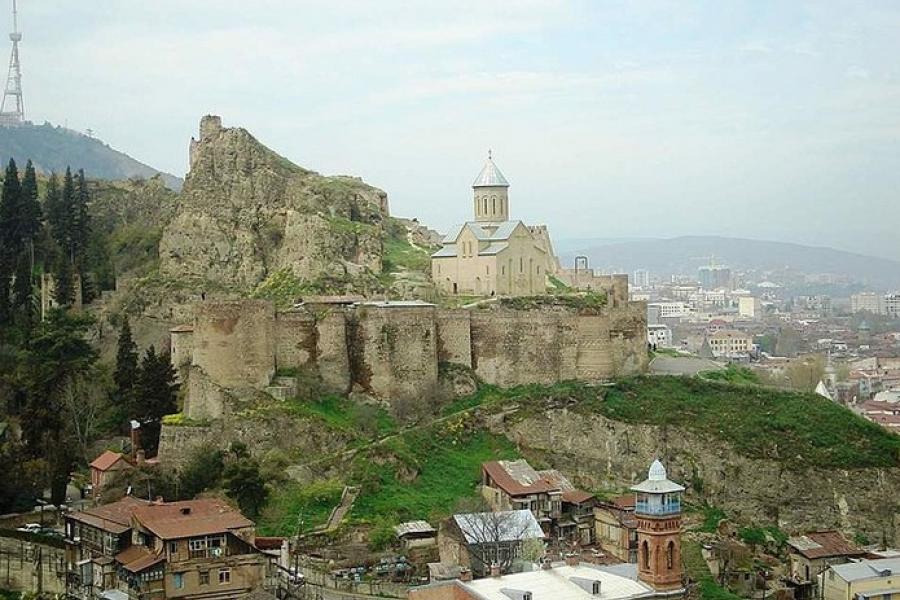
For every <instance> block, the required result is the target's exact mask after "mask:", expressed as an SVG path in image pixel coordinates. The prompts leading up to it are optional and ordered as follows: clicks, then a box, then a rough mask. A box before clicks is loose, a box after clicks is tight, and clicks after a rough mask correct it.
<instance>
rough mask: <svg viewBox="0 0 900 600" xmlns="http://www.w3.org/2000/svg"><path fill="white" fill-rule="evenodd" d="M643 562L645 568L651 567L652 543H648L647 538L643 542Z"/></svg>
mask: <svg viewBox="0 0 900 600" xmlns="http://www.w3.org/2000/svg"><path fill="white" fill-rule="evenodd" d="M641 564H642V565H644V568H645V569H649V568H650V544H648V543H647V540H644V543H643V544H641Z"/></svg>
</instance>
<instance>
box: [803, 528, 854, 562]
mask: <svg viewBox="0 0 900 600" xmlns="http://www.w3.org/2000/svg"><path fill="white" fill-rule="evenodd" d="M788 544H789V545H790V546H791V547H792V548H794V550H796V551H797V552H798V553H800V554H802V555H803V556H805V557H806V558H809V559H816V558H826V557H830V556H863V555H864V554H865V551H863V550H861V549H860V548H858V547H856V546H855V545H854V544H851V543H850V542H848V541H847V540H846V539H844V536H843V535H841V534H840V532H837V531H813V532H811V533H807V534H806V535H802V536H799V537H792V538H790V539H789V540H788Z"/></svg>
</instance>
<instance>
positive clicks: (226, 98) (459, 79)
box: [2, 0, 900, 258]
mask: <svg viewBox="0 0 900 600" xmlns="http://www.w3.org/2000/svg"><path fill="white" fill-rule="evenodd" d="M20 11H21V23H22V27H23V29H24V41H23V43H22V47H21V53H22V60H23V62H24V70H25V72H24V83H23V85H24V90H25V100H26V108H27V111H28V113H29V115H28V116H29V118H31V119H32V120H34V121H36V122H41V121H43V120H50V121H51V122H54V123H60V124H65V123H68V125H69V126H70V127H72V128H74V129H79V130H84V129H86V128H91V129H93V130H94V131H95V132H96V135H97V136H98V137H100V138H101V139H103V140H104V141H106V142H108V143H109V144H110V145H112V146H113V147H115V148H118V149H121V150H124V151H126V152H128V153H129V154H131V155H132V156H135V157H136V158H138V159H140V160H142V161H145V162H147V163H149V164H151V165H153V166H155V167H157V168H160V169H163V170H167V171H170V172H172V173H175V174H178V175H183V174H184V172H185V170H186V168H187V148H188V140H189V138H190V136H191V135H196V133H195V132H196V129H197V124H198V122H199V118H200V116H201V115H203V114H205V113H216V114H220V115H222V117H223V119H224V121H225V124H226V125H228V126H243V127H246V128H247V129H249V130H250V131H251V132H252V133H253V134H254V135H256V137H257V138H259V139H260V140H261V141H262V142H264V143H266V144H267V145H269V146H270V147H272V148H273V149H275V150H277V151H278V152H280V153H281V154H283V155H285V156H287V157H288V158H290V159H291V160H293V161H294V162H297V163H298V164H300V165H303V166H305V167H308V168H312V169H315V170H318V171H320V172H323V173H326V174H333V173H346V174H353V175H359V176H361V177H363V178H364V179H365V180H366V181H367V182H369V183H371V184H373V185H377V186H379V187H381V188H383V189H385V190H386V191H387V192H388V194H389V196H390V202H391V208H392V212H393V213H394V214H397V215H402V216H418V217H419V218H420V219H421V220H422V221H423V222H425V223H428V224H430V225H432V226H434V227H436V228H438V229H441V230H446V229H447V228H448V227H449V226H450V225H452V224H453V223H455V222H461V221H463V220H465V219H467V218H470V212H471V202H470V200H471V190H470V188H469V186H470V184H471V181H472V179H473V178H474V177H475V175H476V174H477V172H478V170H479V169H480V167H481V164H482V162H483V160H484V157H485V155H486V153H487V149H488V148H492V149H493V151H494V158H495V160H496V162H497V164H498V165H499V167H500V168H501V170H502V171H503V172H504V174H505V175H506V177H507V178H508V179H509V180H510V182H511V183H512V188H511V190H510V194H511V196H510V200H511V208H512V212H513V216H514V217H516V218H521V219H523V220H525V221H526V222H534V223H539V222H542V223H546V224H548V225H549V226H550V228H551V233H552V234H553V235H554V237H556V238H572V237H633V236H648V237H668V236H675V235H687V234H720V235H731V236H742V237H753V238H760V239H779V240H785V241H796V242H801V243H816V244H821V245H831V246H835V247H839V248H844V249H851V250H858V251H867V252H872V253H878V254H882V255H886V256H890V257H893V258H900V244H898V243H897V230H898V228H900V2H897V1H894V2H862V1H852V2H826V1H824V0H823V1H816V2H809V3H803V2H792V1H789V0H778V1H772V2H765V1H761V0H754V1H748V2H738V1H733V0H727V1H722V0H713V1H710V2H687V1H686V0H685V1H672V2H662V1H659V2H656V1H642V2H622V3H619V2H601V1H599V0H598V1H585V2H577V1H573V2H562V1H559V2H556V1H552V0H514V1H513V0H506V1H504V2H487V1H484V0H480V1H471V2H442V3H439V2H436V1H427V2H426V1H421V2H393V1H388V0H366V1H358V2H340V1H337V0H330V1H322V2H306V1H303V2H301V1H287V0H246V1H245V2H236V1H231V0H152V1H148V0H82V1H76V0H20ZM3 19H4V20H3V21H2V23H8V19H9V17H8V15H6V14H3Z"/></svg>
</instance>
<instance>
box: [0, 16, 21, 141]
mask: <svg viewBox="0 0 900 600" xmlns="http://www.w3.org/2000/svg"><path fill="white" fill-rule="evenodd" d="M12 14H13V30H12V33H10V34H9V39H10V41H12V54H11V55H10V57H9V75H8V76H7V78H6V88H5V89H4V91H3V104H2V105H0V125H5V126H15V125H21V124H22V123H24V122H25V102H24V101H23V100H22V66H21V65H20V64H19V42H21V41H22V34H21V33H19V20H18V12H17V11H16V0H12Z"/></svg>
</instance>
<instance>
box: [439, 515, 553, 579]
mask: <svg viewBox="0 0 900 600" xmlns="http://www.w3.org/2000/svg"><path fill="white" fill-rule="evenodd" d="M454 519H455V521H456V524H457V526H458V527H459V529H460V533H461V534H462V538H463V543H464V544H465V547H466V550H467V552H468V553H469V556H470V558H471V559H472V562H473V566H474V565H478V566H479V567H480V568H479V570H480V571H482V572H488V571H490V568H491V565H495V564H496V565H497V566H498V567H500V572H501V573H508V572H509V569H510V567H511V566H512V564H513V561H515V560H516V559H518V558H521V557H523V545H524V543H525V541H526V540H541V539H542V538H543V533H542V532H541V530H540V527H539V526H538V525H537V521H535V519H534V516H533V515H532V514H531V512H530V511H527V510H513V511H502V512H477V513H465V514H458V515H456V516H455V517H454ZM533 551H534V546H533V544H532V546H531V549H530V553H534V552H533ZM528 558H531V557H530V556H529V557H528Z"/></svg>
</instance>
